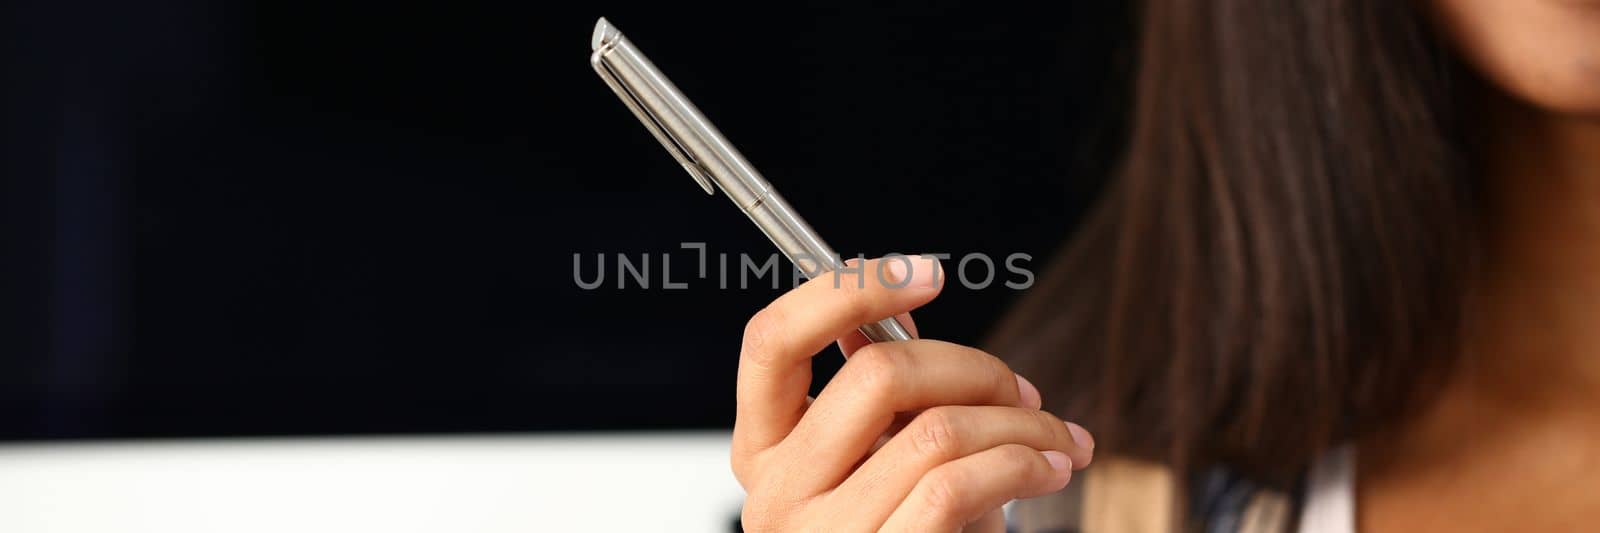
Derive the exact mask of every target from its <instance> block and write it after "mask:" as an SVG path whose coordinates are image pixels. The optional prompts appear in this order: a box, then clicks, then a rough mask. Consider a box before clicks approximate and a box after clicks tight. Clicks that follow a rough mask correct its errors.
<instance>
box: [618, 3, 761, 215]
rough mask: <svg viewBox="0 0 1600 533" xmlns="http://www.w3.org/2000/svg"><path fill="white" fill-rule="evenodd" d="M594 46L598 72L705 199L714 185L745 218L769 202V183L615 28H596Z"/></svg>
mask: <svg viewBox="0 0 1600 533" xmlns="http://www.w3.org/2000/svg"><path fill="white" fill-rule="evenodd" d="M590 46H591V48H592V49H593V53H592V54H591V55H590V56H589V63H590V65H592V66H593V67H594V69H595V72H597V73H599V74H600V77H601V78H602V79H604V80H605V81H606V83H607V84H608V85H610V86H611V88H612V90H613V91H615V92H616V93H617V97H618V98H621V99H622V101H623V103H624V104H627V106H628V108H629V109H630V110H632V111H633V113H634V115H636V116H637V117H638V118H639V121H640V122H643V123H644V125H645V128H646V129H649V130H650V132H651V134H653V135H655V136H656V139H657V140H659V141H661V144H662V146H664V147H666V149H667V151H668V152H671V153H672V155H673V157H674V158H675V159H677V160H678V163H680V164H682V165H683V167H684V170H686V171H688V172H689V175H690V176H691V177H693V178H694V179H695V181H697V182H699V183H700V186H701V187H702V188H704V189H705V190H706V192H707V193H710V192H712V190H711V185H712V184H715V186H716V188H718V189H722V192H723V194H726V195H728V198H729V199H730V200H732V201H733V202H734V204H735V205H737V206H739V208H740V209H741V210H744V211H746V212H748V211H749V210H750V209H751V208H752V207H754V206H757V205H759V204H760V203H761V202H763V201H765V200H763V197H765V196H766V195H767V192H768V191H769V190H770V186H768V184H767V180H766V179H765V178H763V177H761V174H760V173H759V172H756V170H755V168H754V167H752V166H751V165H750V163H749V162H748V161H746V160H745V158H744V156H743V155H742V154H740V153H739V151H738V150H737V149H735V148H734V147H733V144H732V143H729V142H728V140H727V139H726V138H724V137H723V136H722V133H721V132H719V131H717V129H716V127H715V126H712V125H711V122H710V121H708V120H706V118H705V116H704V115H702V114H701V113H700V110H699V109H698V108H696V107H695V106H694V104H693V103H690V102H689V99H688V98H686V97H684V95H683V93H682V92H680V91H679V90H678V87H677V86H676V85H673V84H672V81H671V80H668V79H667V77H666V76H665V75H663V74H662V73H661V71H660V70H657V69H656V66H655V64H653V63H651V62H650V59H649V58H646V57H645V56H644V54H643V53H640V52H639V49H638V48H635V47H634V46H633V43H631V42H629V41H628V38H627V37H624V36H623V35H622V32H620V31H618V30H617V28H616V26H612V25H611V23H610V22H607V21H606V19H604V18H602V19H600V20H599V21H598V22H596V23H595V27H594V36H593V38H592V39H591V40H590ZM708 181H709V183H707V182H708Z"/></svg>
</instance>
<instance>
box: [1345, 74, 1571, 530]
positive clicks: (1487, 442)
mask: <svg viewBox="0 0 1600 533" xmlns="http://www.w3.org/2000/svg"><path fill="white" fill-rule="evenodd" d="M1492 107H1493V108H1494V109H1495V111H1494V112H1493V114H1492V115H1491V117H1489V118H1490V121H1489V123H1490V124H1491V127H1492V130H1490V131H1488V132H1486V133H1487V134H1488V136H1489V139H1490V140H1491V141H1492V142H1489V143H1486V144H1485V146H1490V147H1492V150H1491V151H1489V152H1487V153H1484V154H1481V155H1482V156H1484V157H1485V158H1486V161H1485V166H1484V167H1482V168H1483V169H1484V170H1485V172H1486V175H1485V178H1486V179H1487V187H1486V189H1487V190H1486V191H1485V194H1486V198H1485V201H1486V203H1487V210H1488V216H1487V218H1486V225H1485V227H1484V234H1483V246H1484V252H1485V253H1484V261H1483V263H1482V265H1481V266H1482V268H1481V270H1479V271H1478V273H1477V275H1476V276H1475V277H1474V278H1473V279H1472V282H1471V286H1470V288H1469V290H1468V294H1467V298H1466V300H1467V306H1466V309H1465V311H1466V315H1465V319H1466V320H1465V328H1464V329H1465V331H1464V332H1463V335H1462V336H1461V339H1460V341H1461V344H1460V347H1461V349H1462V350H1463V352H1462V360H1461V364H1460V365H1459V366H1458V367H1457V368H1456V369H1455V371H1454V372H1453V373H1452V374H1451V375H1450V376H1449V377H1448V379H1447V380H1446V381H1445V382H1444V385H1443V387H1442V390H1440V391H1439V394H1438V395H1437V396H1435V397H1433V399H1432V401H1430V402H1429V404H1428V405H1427V406H1425V407H1424V408H1423V409H1421V410H1420V411H1419V412H1418V414H1417V416H1416V417H1414V418H1411V419H1409V420H1408V421H1407V423H1404V424H1401V425H1398V426H1396V427H1393V428H1390V429H1389V430H1388V431H1385V432H1381V433H1378V434H1375V435H1369V436H1367V437H1366V438H1364V439H1363V440H1362V442H1361V443H1360V449H1361V453H1360V456H1359V462H1360V466H1359V467H1358V473H1357V486H1358V492H1357V509H1358V510H1357V520H1358V523H1359V525H1360V529H1361V530H1362V531H1368V532H1388V531H1518V530H1525V531H1543V530H1574V529H1581V528H1576V527H1575V525H1576V524H1593V523H1595V522H1596V521H1600V512H1597V509H1600V493H1594V492H1593V491H1582V490H1573V488H1574V487H1579V486H1589V485H1591V484H1592V483H1593V480H1595V479H1600V121H1596V120H1592V119H1591V120H1589V121H1587V122H1585V121H1583V120H1578V119H1573V118H1562V117H1555V116H1549V115H1542V114H1540V113H1537V112H1535V111H1533V110H1530V109H1528V108H1525V107H1522V106H1519V105H1514V104H1510V103H1502V104H1501V105H1498V106H1492ZM1513 510H1520V511H1518V512H1513Z"/></svg>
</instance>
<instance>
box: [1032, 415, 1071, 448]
mask: <svg viewBox="0 0 1600 533" xmlns="http://www.w3.org/2000/svg"><path fill="white" fill-rule="evenodd" d="M1027 412H1028V414H1029V415H1031V417H1032V419H1033V422H1034V424H1036V425H1037V426H1038V430H1039V433H1040V434H1041V435H1046V436H1048V437H1049V438H1050V439H1052V440H1054V441H1055V442H1058V443H1059V442H1072V434H1070V433H1068V432H1067V424H1066V422H1062V421H1061V419H1060V418H1057V417H1056V415H1053V414H1050V413H1049V412H1048V411H1044V410H1039V409H1029V410H1028V411H1027ZM1062 439H1066V440H1065V441H1063V440H1062Z"/></svg>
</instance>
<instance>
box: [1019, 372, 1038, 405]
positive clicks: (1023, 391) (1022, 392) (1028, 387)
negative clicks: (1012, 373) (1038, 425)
mask: <svg viewBox="0 0 1600 533" xmlns="http://www.w3.org/2000/svg"><path fill="white" fill-rule="evenodd" d="M1016 376H1017V399H1018V401H1019V402H1020V403H1021V404H1022V406H1023V407H1027V408H1030V409H1038V408H1040V407H1043V406H1044V397H1043V396H1041V395H1040V394H1039V388H1038V387H1035V386H1033V382H1030V381H1028V378H1025V377H1022V374H1017V375H1016Z"/></svg>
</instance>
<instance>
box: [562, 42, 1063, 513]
mask: <svg viewBox="0 0 1600 533" xmlns="http://www.w3.org/2000/svg"><path fill="white" fill-rule="evenodd" d="M591 47H592V49H593V54H592V55H591V56H590V64H591V65H593V66H594V68H595V70H596V72H598V73H599V74H600V76H601V78H603V79H604V80H605V81H606V83H607V84H608V85H610V86H611V88H612V89H613V90H614V91H615V92H616V93H617V96H618V97H619V98H621V99H622V101H623V103H624V104H626V105H627V106H628V108H629V109H630V110H632V111H633V113H634V114H635V116H637V117H638V118H639V120H640V121H641V122H642V123H643V124H644V125H645V127H646V128H647V129H648V130H649V131H650V132H651V134H653V135H654V136H655V137H656V139H657V140H659V141H661V144H662V145H663V146H664V147H666V149H667V151H668V152H669V153H671V154H672V156H673V157H674V158H675V159H677V160H678V162H679V164H681V165H682V166H683V167H684V169H685V170H687V171H688V172H689V174H690V176H691V177H693V178H694V179H695V181H697V182H698V183H699V184H700V186H701V187H702V188H703V189H705V191H706V192H707V193H711V192H712V191H713V188H712V187H713V185H714V186H715V187H716V188H717V189H721V190H722V191H723V193H724V194H725V195H727V196H728V197H729V198H730V199H732V200H733V201H734V203H735V205H736V206H738V207H739V208H740V209H741V210H742V211H743V212H744V213H745V214H747V215H748V216H749V217H750V219H751V220H752V221H754V222H755V223H756V224H757V226H759V227H760V228H761V230H762V231H763V232H764V233H766V235H767V236H768V238H770V239H771V240H772V241H773V243H774V244H775V245H777V246H778V248H779V249H780V250H782V251H783V252H784V254H785V255H787V256H788V257H789V259H790V260H791V261H793V262H795V264H796V266H798V267H800V268H801V269H802V271H804V272H806V273H807V274H810V275H811V277H812V278H813V279H811V280H810V281H808V282H806V283H805V284H802V285H801V286H800V287H797V288H795V289H794V290H792V291H789V292H788V293H786V294H784V295H783V296H781V297H779V298H778V299H777V300H774V301H773V302H772V303H771V304H769V305H767V306H766V307H765V308H764V309H762V310H761V311H759V312H757V313H756V314H755V316H753V317H751V319H750V322H749V324H748V325H747V326H746V327H745V333H744V340H743V343H742V347H741V349H740V357H739V378H738V386H737V396H738V410H737V419H736V421H735V425H734V435H733V457H732V461H733V471H734V475H735V476H736V477H737V478H738V480H739V483H740V484H741V485H743V486H744V488H745V490H746V491H748V493H749V497H748V499H747V500H746V502H745V508H744V515H743V525H744V528H745V529H746V530H748V531H778V530H782V531H790V530H794V531H863V530H887V531H957V530H963V529H965V530H978V531H994V532H999V531H1003V530H1004V527H1005V524H1004V517H1003V516H1002V514H1001V513H1000V507H1001V506H1002V505H1004V504H1005V503H1007V502H1009V501H1010V500H1012V499H1016V498H1026V497H1031V496H1037V495H1042V494H1047V493H1050V492H1054V491H1057V490H1060V489H1061V488H1062V487H1064V486H1066V484H1067V482H1068V480H1069V479H1070V478H1071V476H1072V471H1073V470H1075V469H1081V468H1083V467H1085V466H1087V465H1088V464H1089V462H1090V460H1091V459H1092V457H1093V449H1094V440H1093V438H1092V437H1091V436H1090V435H1089V433H1088V432H1087V431H1085V430H1084V429H1083V428H1082V427H1079V426H1077V425H1076V424H1071V423H1066V422H1062V421H1061V420H1060V419H1058V418H1056V417H1055V416H1053V415H1051V414H1050V413H1048V412H1045V411H1042V410H1040V406H1041V404H1042V400H1041V398H1040V396H1039V391H1038V389H1036V388H1034V386H1033V385H1032V384H1030V383H1028V381H1027V380H1026V379H1023V378H1022V377H1021V376H1018V375H1016V374H1014V373H1013V372H1012V371H1011V369H1010V368H1009V367H1007V366H1006V365H1005V363H1003V362H1001V361H1000V360H999V359H998V358H996V357H994V356H992V355H989V354H987V353H984V352H982V351H980V350H977V349H974V348H969V347H966V346H959V345H955V344H950V343H945V342H939V341H932V340H924V339H917V338H915V336H914V335H913V334H912V332H914V331H915V325H914V324H913V323H912V322H911V317H910V315H908V314H907V313H909V312H910V311H911V310H912V309H915V308H917V307H920V306H922V305H924V304H927V303H928V302H930V301H932V300H933V299H934V297H936V296H938V294H939V291H940V290H941V289H942V283H941V276H939V275H938V273H939V266H938V262H937V260H936V259H934V258H931V257H924V258H915V259H916V260H914V261H912V260H905V259H907V258H891V259H883V260H875V261H867V262H863V263H860V264H846V263H844V262H841V261H839V258H838V255H837V254H835V253H834V252H833V250H832V249H831V248H829V247H828V246H827V244H826V243H824V242H823V241H822V239H821V238H820V237H818V236H817V235H816V233H815V232H814V231H812V230H811V228H810V226H809V225H807V224H806V223H805V221H804V220H803V219H801V218H800V217H799V215H798V214H796V213H795V212H794V210H793V209H792V208H791V207H790V206H789V205H788V203H787V202H785V201H784V200H783V198H782V197H781V196H779V195H778V194H777V192H776V191H775V190H773V189H772V187H771V185H770V184H768V183H767V182H766V180H765V179H763V178H762V177H761V175H760V174H759V173H757V172H756V171H755V169H754V167H752V166H751V165H750V164H749V162H747V161H745V160H744V158H743V156H741V155H740V154H739V152H738V151H737V150H736V149H734V148H733V145H732V144H730V143H729V142H728V141H727V140H726V139H724V138H723V137H722V135H721V133H719V132H718V131H717V130H716V128H714V127H712V126H711V123H710V122H709V121H707V120H706V119H705V117H704V116H702V115H701V114H700V112H699V110H697V109H696V108H695V107H694V105H693V104H691V103H689V100H688V99H687V98H686V97H684V96H683V95H682V93H680V92H678V90H677V88H676V87H674V86H673V85H672V83H671V82H670V81H668V80H667V78H666V76H664V75H662V74H661V72H660V71H658V70H656V68H655V67H654V65H652V64H651V63H650V61H649V60H648V59H646V58H645V57H644V55H643V54H642V53H640V52H639V50H638V49H637V48H635V47H634V46H633V45H632V43H630V42H629V41H628V40H627V39H626V38H625V37H623V36H622V34H621V32H619V31H618V30H617V29H616V28H615V27H614V26H611V25H610V24H609V23H607V22H606V21H605V19H601V20H600V21H599V23H598V24H596V26H595V32H594V37H593V39H592V42H591ZM846 267H848V268H846ZM822 272H831V273H833V274H834V275H830V276H817V275H816V274H819V273H822ZM880 273H882V274H883V275H879V274H880ZM896 317H898V318H896ZM835 342H837V344H838V345H839V348H840V350H841V351H843V352H844V354H845V356H846V357H847V358H848V361H846V363H845V365H844V367H843V368H841V369H840V371H839V373H838V374H837V375H836V376H835V377H834V379H833V380H832V381H830V382H829V383H828V384H827V386H826V387H825V388H823V390H822V393H821V394H819V395H818V396H817V397H816V398H815V399H813V398H810V397H808V396H807V392H808V390H809V389H810V386H811V377H812V376H811V357H813V356H815V355H816V354H817V353H818V352H820V351H822V350H823V349H825V348H826V347H827V346H828V345H829V344H831V343H835Z"/></svg>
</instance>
